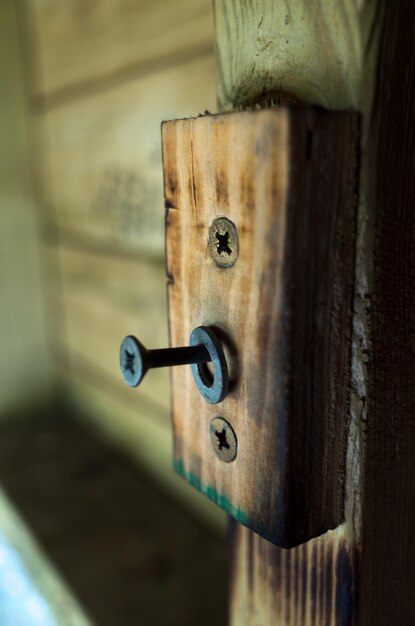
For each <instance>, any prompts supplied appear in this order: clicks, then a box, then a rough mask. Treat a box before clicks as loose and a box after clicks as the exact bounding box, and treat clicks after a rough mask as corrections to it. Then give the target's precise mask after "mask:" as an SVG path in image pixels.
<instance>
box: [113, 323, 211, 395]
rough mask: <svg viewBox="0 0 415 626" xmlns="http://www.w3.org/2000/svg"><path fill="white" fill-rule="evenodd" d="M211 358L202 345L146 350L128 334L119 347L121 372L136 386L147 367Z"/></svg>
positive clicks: (196, 361) (208, 359)
mask: <svg viewBox="0 0 415 626" xmlns="http://www.w3.org/2000/svg"><path fill="white" fill-rule="evenodd" d="M211 360H212V359H211V357H210V354H209V352H208V350H207V348H206V347H205V346H204V345H198V346H189V347H188V348H163V349H161V350H147V348H145V347H144V346H143V344H142V343H141V342H140V341H139V340H138V339H137V338H136V337H133V336H132V335H128V336H127V337H125V338H124V339H123V341H122V343H121V347H120V367H121V373H122V375H123V377H124V380H125V382H126V383H127V385H129V386H130V387H138V385H139V384H140V383H141V381H142V380H143V378H144V376H145V375H146V374H147V372H148V370H149V369H153V368H155V367H169V366H173V365H186V364H191V363H209V362H210V361H211Z"/></svg>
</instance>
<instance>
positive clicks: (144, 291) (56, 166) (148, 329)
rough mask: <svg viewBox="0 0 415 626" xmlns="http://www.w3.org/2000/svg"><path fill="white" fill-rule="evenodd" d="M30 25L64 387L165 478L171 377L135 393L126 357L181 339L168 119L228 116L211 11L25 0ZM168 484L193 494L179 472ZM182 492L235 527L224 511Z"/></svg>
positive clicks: (41, 184)
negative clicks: (122, 348)
mask: <svg viewBox="0 0 415 626" xmlns="http://www.w3.org/2000/svg"><path fill="white" fill-rule="evenodd" d="M20 18H21V32H22V41H23V42H24V50H25V53H26V58H27V64H28V67H29V68H30V72H29V75H28V86H29V93H28V104H29V114H30V117H31V123H32V124H31V126H32V139H33V144H32V145H33V151H32V157H33V159H32V166H33V173H34V185H35V189H36V196H37V204H38V217H39V220H40V222H41V226H42V228H41V232H42V237H43V257H44V266H45V269H46V275H47V280H46V290H47V292H46V295H47V299H48V303H49V310H48V312H49V319H50V320H51V323H50V328H49V330H50V334H51V342H52V346H53V358H54V362H55V365H56V368H57V372H58V374H59V380H60V381H61V384H62V385H63V387H64V388H66V389H67V390H68V392H69V394H68V398H69V401H70V402H72V404H73V405H74V406H76V407H77V408H78V409H79V410H80V411H81V413H82V412H83V413H84V414H85V415H86V416H87V417H88V418H90V419H91V420H92V421H93V423H94V424H98V425H100V426H101V428H103V429H104V431H105V432H106V433H109V434H110V436H111V437H114V438H115V439H117V440H118V441H120V444H121V445H123V446H127V448H128V449H129V450H130V451H131V452H132V453H133V454H136V456H137V457H138V458H141V460H142V461H143V462H144V463H145V464H146V465H147V466H148V467H149V468H150V470H151V472H153V474H154V475H158V476H159V477H160V476H162V475H163V472H164V471H165V470H166V471H167V469H166V468H167V467H169V465H170V463H171V449H170V443H171V425H170V411H169V407H170V391H169V377H168V372H166V371H163V370H155V371H154V372H151V373H150V374H149V375H148V376H147V378H146V381H145V383H144V384H143V386H142V387H140V389H139V390H131V389H129V388H128V387H127V386H126V385H125V383H123V381H122V379H121V375H120V372H119V366H118V349H119V343H120V340H121V339H122V337H123V336H124V335H126V334H130V333H135V334H137V336H138V337H139V338H140V339H141V340H142V341H143V342H144V343H145V345H147V346H148V347H149V348H152V347H164V346H166V345H167V343H168V337H167V310H166V278H165V269H164V198H163V170H162V162H161V134H160V124H161V122H162V121H163V120H165V119H174V118H177V117H186V116H189V115H198V114H199V113H201V112H204V111H205V109H209V110H213V109H214V107H215V84H214V55H213V13H212V7H211V3H210V0H179V1H178V2H174V3H173V2H170V1H169V0H156V1H155V2H151V3H149V2H145V1H144V0H142V1H138V2H131V0H118V1H116V0H100V2H93V3H85V2H83V1H82V2H80V1H79V0H70V1H68V2H66V1H65V2H62V1H60V0H49V1H48V2H42V1H39V0H25V2H24V11H20ZM133 415H135V420H136V422H137V423H135V422H134V419H133V418H132V416H133ZM152 422H154V424H155V426H154V429H153V430H152V429H151V427H150V426H149V424H151V423H152ZM149 429H150V430H149ZM160 432H163V433H164V435H163V437H162V436H161V435H160ZM142 437H144V438H148V437H155V439H154V440H153V441H152V442H151V446H149V443H148V441H147V442H146V443H145V445H143V441H142V440H141V438H142ZM157 442H158V443H157ZM167 442H169V445H167ZM150 449H151V450H152V451H153V452H152V454H149V453H148V450H150ZM158 468H163V472H161V473H160V472H159V471H158ZM165 481H166V484H167V485H168V486H169V488H175V489H177V492H178V493H180V494H181V495H182V496H183V494H188V493H192V492H193V490H191V489H190V488H188V487H187V485H186V483H185V482H184V481H182V480H181V479H180V478H177V479H176V478H175V476H174V475H173V474H172V473H170V474H169V477H167V475H165ZM183 497H185V499H186V498H188V497H190V498H191V501H192V502H193V503H196V504H195V507H196V508H199V510H203V511H206V510H208V511H213V513H209V512H207V513H206V516H207V517H208V518H209V517H211V518H212V519H214V520H215V522H214V526H215V527H216V528H221V529H223V528H224V524H225V516H224V515H220V513H219V514H218V513H217V511H216V510H215V507H214V506H213V505H210V506H209V503H207V505H205V503H204V502H203V504H200V503H201V501H202V500H203V499H202V498H199V499H197V494H196V495H194V496H193V495H192V496H186V495H184V496H183ZM206 507H207V509H206ZM204 515H205V514H204Z"/></svg>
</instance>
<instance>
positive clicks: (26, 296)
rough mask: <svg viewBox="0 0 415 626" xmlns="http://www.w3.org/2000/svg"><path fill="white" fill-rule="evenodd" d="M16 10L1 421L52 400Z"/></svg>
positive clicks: (2, 29)
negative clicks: (50, 398) (49, 399)
mask: <svg viewBox="0 0 415 626" xmlns="http://www.w3.org/2000/svg"><path fill="white" fill-rule="evenodd" d="M16 5H17V3H16V2H15V0H2V2H1V3H0V91H1V97H0V346H1V348H0V418H3V417H4V418H7V417H10V416H11V415H12V414H13V415H15V414H17V413H19V412H20V411H21V410H25V409H26V407H27V406H29V407H31V408H33V410H34V409H35V407H39V406H42V405H43V404H44V403H46V402H47V401H48V398H49V395H50V393H51V385H50V368H49V359H48V340H47V324H46V316H45V310H44V306H43V304H44V302H43V297H42V295H43V294H42V280H41V272H40V255H39V246H38V237H37V228H36V219H35V213H34V210H33V208H34V207H33V199H32V194H31V190H30V174H29V163H28V158H27V157H28V150H29V140H28V125H27V118H26V109H25V91H24V83H25V78H24V71H23V67H24V63H23V60H22V55H21V50H20V46H19V36H18V33H19V28H18V17H17V14H16Z"/></svg>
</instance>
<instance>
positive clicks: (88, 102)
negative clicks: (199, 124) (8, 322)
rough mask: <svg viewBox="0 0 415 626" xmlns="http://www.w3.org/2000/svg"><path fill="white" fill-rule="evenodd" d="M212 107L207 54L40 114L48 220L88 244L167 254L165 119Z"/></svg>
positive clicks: (41, 175) (43, 191) (41, 177)
mask: <svg viewBox="0 0 415 626" xmlns="http://www.w3.org/2000/svg"><path fill="white" fill-rule="evenodd" d="M213 104H214V77H213V58H212V56H205V57H203V58H201V59H197V60H195V61H191V62H190V63H184V64H181V65H177V66H175V67H173V68H171V69H168V70H166V71H161V72H158V73H154V74H152V75H151V76H148V77H145V78H142V79H137V80H135V81H131V82H129V83H128V84H126V85H124V86H121V87H118V88H116V89H113V90H111V91H109V92H106V93H105V94H99V95H97V96H93V97H90V98H86V99H78V100H75V101H74V102H71V103H69V104H67V105H66V106H61V107H58V108H54V109H52V110H51V111H49V112H48V113H46V114H40V115H38V116H37V117H36V119H35V121H36V122H37V129H36V130H37V140H38V141H37V154H36V160H37V164H38V168H37V169H38V172H37V173H38V182H39V185H40V190H39V196H40V202H41V206H42V207H43V209H44V217H45V219H46V220H47V221H50V222H52V224H53V225H54V227H55V228H57V229H58V230H59V231H61V232H62V231H63V233H64V234H65V235H66V236H68V237H70V238H71V239H72V240H74V239H75V240H80V241H81V242H82V243H83V245H84V246H88V245H89V246H101V247H105V248H106V249H109V250H112V251H116V250H117V251H120V252H128V253H130V254H139V255H141V256H143V255H152V256H157V257H159V258H162V255H163V254H164V221H163V220H164V217H163V204H164V203H163V178H162V163H161V147H160V123H161V121H162V120H163V119H169V118H174V117H177V116H179V117H180V116H185V115H194V114H197V113H199V112H200V111H201V110H204V108H207V107H212V106H213Z"/></svg>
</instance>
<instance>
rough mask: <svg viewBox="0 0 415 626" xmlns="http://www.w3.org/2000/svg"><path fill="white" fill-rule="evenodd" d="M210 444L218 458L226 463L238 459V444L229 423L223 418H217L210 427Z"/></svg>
mask: <svg viewBox="0 0 415 626" xmlns="http://www.w3.org/2000/svg"><path fill="white" fill-rule="evenodd" d="M209 435H210V443H211V444H212V448H213V450H214V452H215V454H216V456H217V457H219V459H220V460H221V461H225V463H230V461H233V460H234V459H235V458H236V453H237V450H238V442H237V439H236V434H235V431H234V429H233V428H232V426H231V425H230V423H229V422H227V421H226V420H225V419H223V417H215V418H213V420H212V421H211V422H210V427H209Z"/></svg>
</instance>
